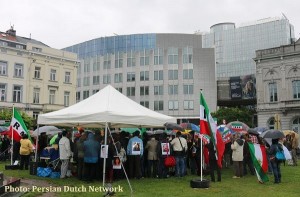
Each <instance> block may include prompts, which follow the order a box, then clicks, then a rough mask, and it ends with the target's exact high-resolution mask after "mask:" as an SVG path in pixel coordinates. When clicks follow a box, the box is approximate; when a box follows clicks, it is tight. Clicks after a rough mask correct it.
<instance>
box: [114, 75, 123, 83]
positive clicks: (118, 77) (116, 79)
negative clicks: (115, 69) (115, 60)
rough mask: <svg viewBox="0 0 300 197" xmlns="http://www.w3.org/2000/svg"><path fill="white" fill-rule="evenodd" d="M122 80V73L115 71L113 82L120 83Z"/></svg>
mask: <svg viewBox="0 0 300 197" xmlns="http://www.w3.org/2000/svg"><path fill="white" fill-rule="evenodd" d="M122 82H123V74H122V73H116V74H115V83H122Z"/></svg>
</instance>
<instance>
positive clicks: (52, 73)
mask: <svg viewBox="0 0 300 197" xmlns="http://www.w3.org/2000/svg"><path fill="white" fill-rule="evenodd" d="M50 81H56V70H55V69H51V70H50Z"/></svg>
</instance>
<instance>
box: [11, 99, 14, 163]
mask: <svg viewBox="0 0 300 197" xmlns="http://www.w3.org/2000/svg"><path fill="white" fill-rule="evenodd" d="M14 117H15V105H14V104H13V113H12V119H13V118H14ZM10 124H11V123H10ZM10 130H11V149H10V150H11V151H10V165H13V156H14V130H13V128H12V126H11V127H10Z"/></svg>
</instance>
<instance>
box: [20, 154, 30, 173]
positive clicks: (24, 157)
mask: <svg viewBox="0 0 300 197" xmlns="http://www.w3.org/2000/svg"><path fill="white" fill-rule="evenodd" d="M20 158H21V161H20V170H23V169H24V166H25V170H28V165H29V158H30V155H20Z"/></svg>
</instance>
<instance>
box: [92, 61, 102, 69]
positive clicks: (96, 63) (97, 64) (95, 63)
mask: <svg viewBox="0 0 300 197" xmlns="http://www.w3.org/2000/svg"><path fill="white" fill-rule="evenodd" d="M99 70H100V62H97V61H96V60H95V62H94V63H93V71H99Z"/></svg>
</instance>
